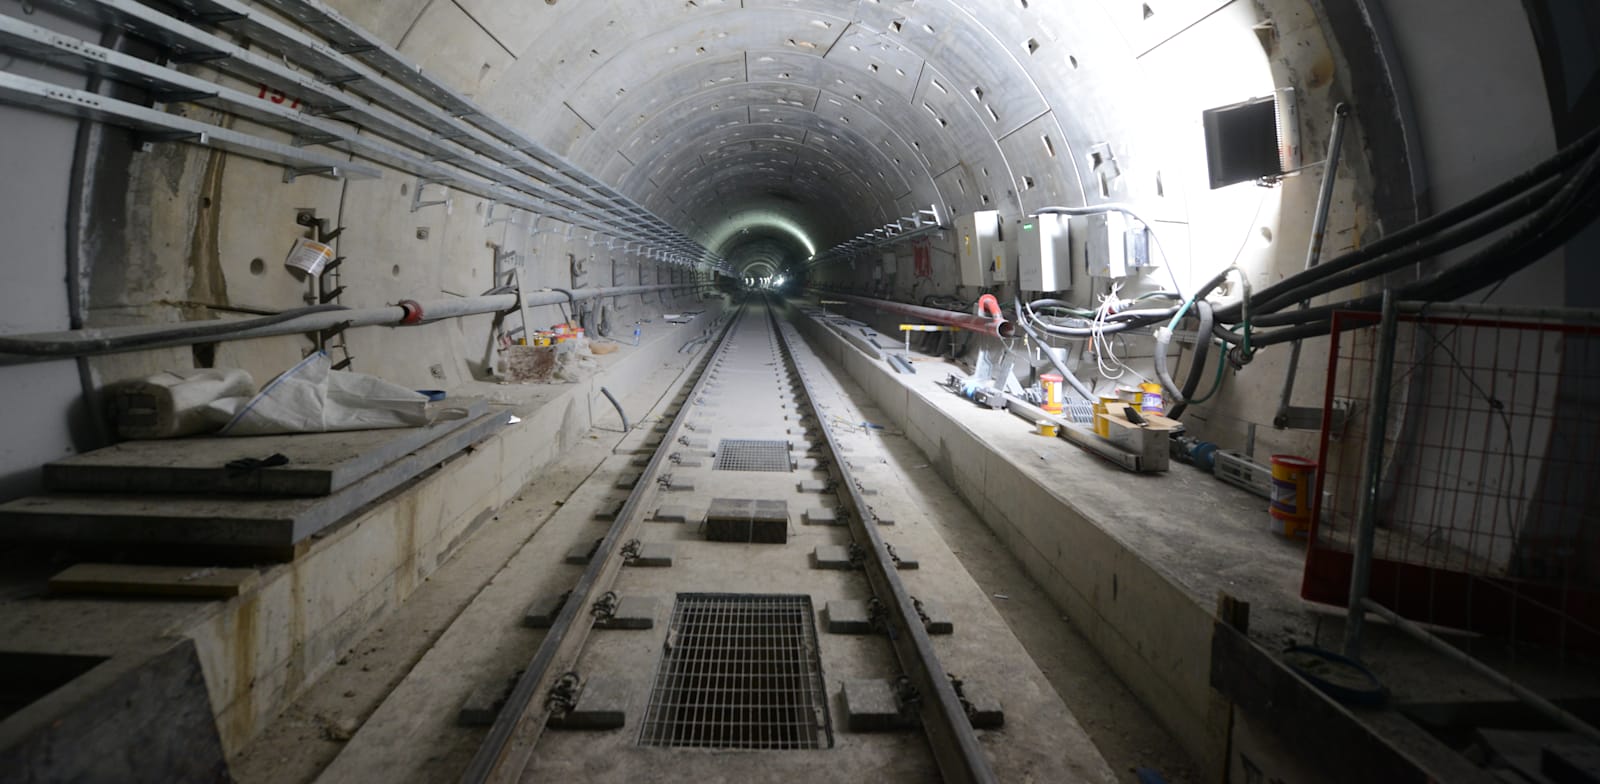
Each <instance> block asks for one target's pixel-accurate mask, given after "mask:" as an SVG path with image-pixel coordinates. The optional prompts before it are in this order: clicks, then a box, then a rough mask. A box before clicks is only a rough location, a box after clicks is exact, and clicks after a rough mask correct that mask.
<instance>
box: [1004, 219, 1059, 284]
mask: <svg viewBox="0 0 1600 784" xmlns="http://www.w3.org/2000/svg"><path fill="white" fill-rule="evenodd" d="M1067 226H1068V221H1067V218H1066V216H1064V215H1055V214H1051V213H1045V214H1042V215H1029V216H1027V217H1025V218H1023V219H1022V220H1019V221H1017V223H1016V227H1015V229H1014V230H1013V231H1012V232H1011V238H1010V239H1008V240H1006V241H1007V242H1008V243H1016V245H1017V274H1018V276H1019V278H1020V285H1021V287H1022V290H1023V291H1066V290H1067V289H1070V288H1072V251H1071V247H1070V245H1069V244H1068V229H1067Z"/></svg>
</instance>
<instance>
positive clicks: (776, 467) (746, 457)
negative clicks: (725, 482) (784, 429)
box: [711, 438, 794, 471]
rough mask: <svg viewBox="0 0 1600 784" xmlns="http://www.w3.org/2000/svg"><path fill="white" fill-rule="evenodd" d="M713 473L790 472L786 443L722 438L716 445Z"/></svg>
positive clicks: (791, 466) (787, 443) (792, 467)
mask: <svg viewBox="0 0 1600 784" xmlns="http://www.w3.org/2000/svg"><path fill="white" fill-rule="evenodd" d="M711 468H712V470H714V471H792V470H794V464H793V463H791V462H790V461H789V442H788V441H753V440H749V439H742V438H724V439H722V441H721V442H720V443H718V444H717V461H716V463H715V464H713V465H712V466H711Z"/></svg>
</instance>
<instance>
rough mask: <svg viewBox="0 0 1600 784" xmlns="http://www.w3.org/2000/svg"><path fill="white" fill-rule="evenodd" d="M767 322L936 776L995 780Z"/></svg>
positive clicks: (808, 386) (800, 371)
mask: <svg viewBox="0 0 1600 784" xmlns="http://www.w3.org/2000/svg"><path fill="white" fill-rule="evenodd" d="M768 317H769V318H771V319H773V321H774V322H775V323H774V328H775V329H776V331H777V334H778V340H779V343H780V345H782V347H783V353H784V356H785V357H786V358H787V359H788V361H789V364H790V365H791V366H792V367H794V369H795V373H796V375H798V376H799V377H800V386H801V389H802V391H804V393H805V396H806V399H807V401H808V402H809V403H810V407H811V410H812V414H813V415H814V416H815V417H816V419H817V426H818V429H820V430H821V431H822V437H823V440H824V441H825V443H826V445H827V456H828V458H829V460H828V471H829V473H830V474H832V475H833V476H834V479H835V481H836V482H837V483H838V487H839V488H840V490H839V500H840V502H841V503H842V504H844V506H845V509H846V511H847V512H848V513H849V520H850V533H851V536H852V537H853V538H855V539H856V540H857V542H866V543H867V545H868V546H867V548H866V549H868V550H870V551H871V553H872V557H871V558H869V559H867V560H866V561H865V562H864V567H865V572H866V576H867V582H868V583H869V584H870V585H871V587H872V593H873V595H874V596H876V597H878V600H879V601H880V602H882V603H883V605H884V606H885V608H886V609H887V610H888V618H887V619H886V622H887V624H888V627H887V629H886V630H885V631H886V632H887V633H888V635H889V644H890V646H891V647H893V648H894V653H895V658H896V659H898V660H899V662H900V668H901V670H902V671H903V672H904V673H905V675H906V676H907V677H908V678H910V679H911V683H912V685H913V686H915V687H916V690H917V694H918V695H919V697H920V700H919V715H920V718H921V720H922V729H923V731H924V732H926V733H927V736H928V745H929V746H930V747H931V748H932V751H933V758H934V761H935V762H937V763H938V765H939V772H940V774H941V775H942V776H943V778H944V780H945V781H946V782H948V783H949V784H962V783H964V782H992V781H996V780H997V779H996V778H995V774H994V770H993V769H992V768H990V766H989V760H988V758H987V757H986V756H984V753H983V747H982V746H981V745H980V744H979V743H978V736H977V735H976V734H975V733H974V732H973V729H972V724H971V723H970V722H969V721H968V720H967V714H966V710H965V709H964V708H963V707H962V704H961V698H960V697H959V696H958V695H957V694H956V690H955V687H954V686H953V685H952V684H951V683H950V677H949V675H948V674H947V673H946V672H945V670H944V666H943V665H941V664H940V663H939V657H938V655H937V654H936V653H935V652H934V650H933V641H932V640H931V639H930V638H929V636H928V631H927V629H926V628H925V627H924V626H923V624H922V621H921V617H920V616H919V615H918V614H917V609H916V605H915V604H914V603H913V601H912V599H911V595H910V594H909V593H907V591H906V588H905V585H904V584H903V583H902V582H901V581H900V575H899V573H898V572H896V571H895V566H894V559H893V556H891V555H889V550H888V547H887V546H886V545H885V544H884V541H883V537H882V536H880V535H879V534H878V524H877V522H876V521H875V520H874V519H872V516H871V513H870V512H869V511H868V507H867V503H866V500H865V499H864V498H863V497H862V495H861V488H860V487H859V486H858V485H857V484H856V481H855V478H854V477H852V476H851V473H850V468H849V465H848V464H847V463H846V462H845V461H844V460H843V459H841V454H842V453H841V452H840V450H839V442H838V439H836V438H835V437H834V434H833V429H832V428H831V427H829V426H828V421H827V419H826V418H824V417H823V416H822V412H821V411H820V410H819V408H818V406H817V401H816V397H815V394H814V392H815V390H814V387H813V385H812V381H811V377H810V374H809V373H808V372H807V371H806V369H805V368H804V367H802V366H801V365H800V363H799V361H798V360H797V359H796V358H795V354H794V349H793V347H792V346H791V345H790V336H791V333H793V332H794V326H793V325H791V324H789V323H788V322H787V321H783V320H780V319H778V317H777V313H776V310H771V311H770V312H769V316H768Z"/></svg>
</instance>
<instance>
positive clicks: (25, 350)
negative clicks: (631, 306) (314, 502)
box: [0, 284, 707, 365]
mask: <svg viewBox="0 0 1600 784" xmlns="http://www.w3.org/2000/svg"><path fill="white" fill-rule="evenodd" d="M704 285H707V284H689V285H681V286H674V285H661V286H612V287H605V288H594V289H586V290H581V291H580V292H577V293H574V294H573V298H574V299H588V298H591V297H610V296H624V295H629V294H640V293H645V292H650V291H660V290H664V289H673V288H685V289H693V288H699V287H701V286H704ZM524 298H525V300H526V304H527V305H530V306H537V305H554V304H557V303H561V302H567V301H568V299H567V295H566V294H563V293H559V292H555V291H529V292H526V293H525V295H524ZM517 306H518V303H517V295H516V294H498V295H492V296H482V297H454V298H450V299H439V300H428V301H422V302H417V301H412V303H411V305H410V306H407V307H402V306H400V305H390V306H386V307H378V308H357V309H348V308H343V307H340V306H321V305H319V306H316V307H313V308H301V309H296V310H291V311H285V312H283V313H279V314H275V315H272V316H266V317H264V318H261V319H246V320H240V321H218V322H201V323H193V322H191V323H188V324H185V325H180V326H168V325H140V326H129V327H107V328H102V329H79V330H68V331H63V332H35V333H28V334H22V335H7V336H0V365H4V364H18V363H20V362H30V361H39V360H42V359H56V358H65V357H77V356H91V355H96V354H115V353H119V352H125V351H141V350H146V349H154V348H164V347H168V346H185V345H193V344H195V343H216V342H222V341H228V340H248V339H251V338H264V337H274V336H277V335H294V334H300V333H306V332H316V331H319V330H324V329H330V328H332V327H335V326H339V325H343V326H345V327H371V326H386V327H394V326H400V325H402V324H404V323H406V319H407V318H410V317H412V315H413V314H414V313H416V312H417V311H418V310H420V311H421V313H422V314H423V316H422V318H421V320H420V322H419V323H423V324H427V323H432V322H436V321H442V320H444V319H450V318H461V317H464V316H472V315H477V314H481V313H498V312H501V311H506V310H510V309H512V308H515V307H517Z"/></svg>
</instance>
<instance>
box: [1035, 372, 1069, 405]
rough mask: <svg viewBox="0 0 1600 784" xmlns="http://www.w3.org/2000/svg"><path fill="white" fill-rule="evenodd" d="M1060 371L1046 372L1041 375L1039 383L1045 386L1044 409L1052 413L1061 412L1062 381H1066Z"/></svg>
mask: <svg viewBox="0 0 1600 784" xmlns="http://www.w3.org/2000/svg"><path fill="white" fill-rule="evenodd" d="M1064 380H1065V379H1063V378H1062V377H1061V375H1060V374H1059V373H1044V374H1041V375H1040V376H1039V383H1040V384H1041V385H1042V386H1043V387H1044V410H1045V411H1048V412H1050V413H1052V414H1059V413H1061V382H1062V381H1064Z"/></svg>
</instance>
